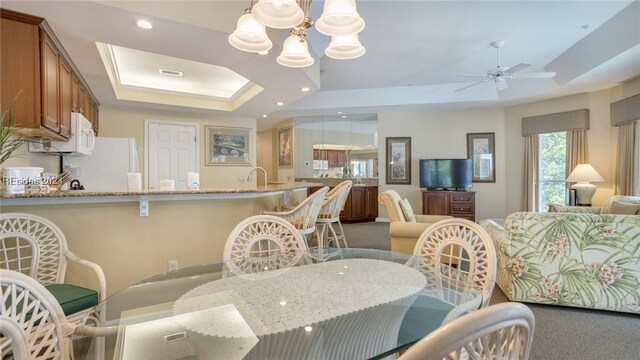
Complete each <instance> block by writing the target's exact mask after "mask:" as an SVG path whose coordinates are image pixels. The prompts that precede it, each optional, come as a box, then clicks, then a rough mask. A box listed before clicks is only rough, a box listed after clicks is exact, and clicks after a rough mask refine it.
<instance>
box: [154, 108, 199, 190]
mask: <svg viewBox="0 0 640 360" xmlns="http://www.w3.org/2000/svg"><path fill="white" fill-rule="evenodd" d="M196 134H197V125H194V124H184V125H183V124H179V123H167V122H160V121H153V120H151V121H148V122H147V151H146V153H147V159H146V164H147V174H148V175H147V176H148V179H147V186H148V188H149V189H152V188H155V189H157V188H159V185H158V183H159V182H160V181H161V180H165V179H171V180H175V183H176V189H185V188H186V187H187V172H189V171H193V172H198V161H197V160H198V156H197V155H198V154H197V152H198V151H197V149H198V148H197V143H198V139H197V135H196Z"/></svg>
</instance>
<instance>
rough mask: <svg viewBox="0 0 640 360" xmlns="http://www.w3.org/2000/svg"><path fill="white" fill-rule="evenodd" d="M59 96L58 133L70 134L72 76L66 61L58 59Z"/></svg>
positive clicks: (66, 135)
mask: <svg viewBox="0 0 640 360" xmlns="http://www.w3.org/2000/svg"><path fill="white" fill-rule="evenodd" d="M58 69H59V71H58V75H59V76H58V78H59V87H58V88H59V90H60V94H59V98H60V103H59V105H60V119H59V124H60V134H61V135H62V136H64V137H69V136H71V112H72V111H73V110H72V107H73V106H72V94H71V87H72V83H73V80H72V77H73V72H72V70H71V67H70V66H69V65H67V63H66V62H65V61H64V60H62V59H60V60H59V62H58Z"/></svg>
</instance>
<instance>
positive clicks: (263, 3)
mask: <svg viewBox="0 0 640 360" xmlns="http://www.w3.org/2000/svg"><path fill="white" fill-rule="evenodd" d="M251 12H253V16H255V18H256V20H258V21H259V22H261V23H262V24H264V25H266V26H268V27H272V28H274V29H288V28H292V27H295V26H297V25H298V24H300V23H301V22H302V20H304V11H302V9H301V8H300V6H299V5H298V3H297V2H296V1H295V0H260V1H258V3H257V4H255V5H253V8H252V9H251Z"/></svg>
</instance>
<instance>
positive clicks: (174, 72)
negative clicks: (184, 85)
mask: <svg viewBox="0 0 640 360" xmlns="http://www.w3.org/2000/svg"><path fill="white" fill-rule="evenodd" d="M158 72H159V73H160V74H164V75H171V76H182V71H180V70H169V69H158Z"/></svg>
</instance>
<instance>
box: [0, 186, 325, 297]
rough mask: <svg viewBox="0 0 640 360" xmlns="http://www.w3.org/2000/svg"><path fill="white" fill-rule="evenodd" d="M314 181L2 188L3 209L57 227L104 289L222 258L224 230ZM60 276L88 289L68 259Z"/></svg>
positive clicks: (299, 194)
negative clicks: (37, 190) (96, 270)
mask: <svg viewBox="0 0 640 360" xmlns="http://www.w3.org/2000/svg"><path fill="white" fill-rule="evenodd" d="M320 185H321V184H319V183H311V182H309V183H304V182H300V183H287V184H269V185H267V186H266V187H265V186H262V185H260V186H256V185H251V184H238V186H237V187H230V188H203V189H200V190H175V191H159V190H150V191H133V192H129V191H119V192H89V191H60V192H52V193H48V194H22V195H7V194H3V195H2V197H1V198H0V205H1V206H2V213H9V212H20V213H29V214H34V215H39V216H42V217H44V218H47V219H49V220H51V221H53V222H54V223H55V224H56V225H58V226H59V227H60V228H61V229H62V231H63V232H64V234H65V236H66V238H67V242H68V245H69V249H70V250H72V251H73V252H74V253H75V254H76V255H78V256H80V257H81V258H84V259H87V260H90V261H93V262H95V263H97V264H99V265H100V266H101V267H102V269H103V270H104V272H105V275H106V278H107V292H108V294H113V293H114V292H116V291H118V290H120V289H123V288H126V287H127V286H129V285H131V284H133V283H136V282H138V281H140V280H142V279H145V278H148V277H149V276H151V275H153V274H157V273H161V272H164V271H167V266H168V261H170V260H175V261H178V265H179V266H180V267H184V266H190V265H197V264H203V263H210V262H215V261H221V260H222V252H223V249H224V244H225V242H226V240H227V236H228V235H229V233H230V232H231V230H232V229H233V228H234V227H235V226H236V224H238V223H239V222H240V221H242V220H244V219H246V218H247V217H249V216H252V215H257V214H260V212H261V211H262V210H278V209H280V208H281V207H282V205H284V204H285V203H287V204H290V205H295V204H297V203H299V202H300V201H302V199H304V198H305V197H306V195H307V188H309V187H312V186H320ZM66 279H67V282H70V283H74V284H77V285H80V286H86V287H91V288H95V287H96V286H97V284H93V283H92V281H93V279H91V277H90V274H87V272H86V271H84V269H82V268H80V267H79V266H77V265H75V264H69V267H68V271H67V275H66Z"/></svg>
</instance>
